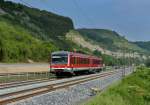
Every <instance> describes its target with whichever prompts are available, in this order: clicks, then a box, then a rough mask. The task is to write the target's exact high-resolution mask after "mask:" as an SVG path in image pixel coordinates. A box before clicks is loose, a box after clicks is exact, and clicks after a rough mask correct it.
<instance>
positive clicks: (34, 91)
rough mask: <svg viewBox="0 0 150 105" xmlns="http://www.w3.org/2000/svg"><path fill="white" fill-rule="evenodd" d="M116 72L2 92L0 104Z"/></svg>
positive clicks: (4, 104) (3, 104)
mask: <svg viewBox="0 0 150 105" xmlns="http://www.w3.org/2000/svg"><path fill="white" fill-rule="evenodd" d="M116 72H117V70H115V71H109V72H104V73H100V74H92V75H88V76H84V77H82V78H76V79H72V80H66V81H63V82H58V83H52V84H48V85H45V86H41V87H36V88H33V89H26V90H21V91H16V92H12V93H7V94H3V95H0V105H6V104H8V103H12V102H16V101H19V100H22V99H26V98H29V97H33V96H36V95H40V94H44V93H47V92H51V91H55V90H57V89H63V88H68V87H69V86H73V85H77V84H80V83H83V82H88V81H91V80H94V79H98V78H102V77H106V76H110V75H112V74H114V73H116Z"/></svg>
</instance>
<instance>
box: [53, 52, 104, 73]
mask: <svg viewBox="0 0 150 105" xmlns="http://www.w3.org/2000/svg"><path fill="white" fill-rule="evenodd" d="M103 67H104V64H103V62H102V59H101V58H98V57H95V56H90V55H85V54H80V53H75V52H68V51H59V52H53V53H52V54H51V62H50V72H51V73H54V74H56V75H60V74H64V73H69V74H72V75H75V74H78V73H81V72H95V71H101V70H102V68H103Z"/></svg>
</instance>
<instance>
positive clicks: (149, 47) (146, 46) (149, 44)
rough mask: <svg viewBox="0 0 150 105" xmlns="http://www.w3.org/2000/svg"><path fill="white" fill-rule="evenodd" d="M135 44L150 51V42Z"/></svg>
mask: <svg viewBox="0 0 150 105" xmlns="http://www.w3.org/2000/svg"><path fill="white" fill-rule="evenodd" d="M133 43H134V44H136V45H137V46H139V47H141V48H143V49H145V50H147V51H150V41H148V42H142V41H141V42H140V41H139V42H133Z"/></svg>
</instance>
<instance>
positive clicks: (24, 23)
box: [0, 0, 74, 62]
mask: <svg viewBox="0 0 150 105" xmlns="http://www.w3.org/2000/svg"><path fill="white" fill-rule="evenodd" d="M70 29H74V27H73V22H72V20H71V19H70V18H68V17H64V16H59V15H56V14H53V13H50V12H47V11H42V10H39V9H35V8H29V7H27V6H24V5H21V4H16V3H13V2H10V1H5V2H4V1H3V0H0V62H18V61H27V59H32V60H34V61H43V60H48V59H49V54H50V52H52V51H55V50H62V49H63V50H68V49H71V48H72V47H71V46H70V43H71V42H69V41H66V40H65V38H64V37H65V34H66V33H67V32H68V31H69V30H70Z"/></svg>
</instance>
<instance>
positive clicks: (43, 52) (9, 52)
mask: <svg viewBox="0 0 150 105" xmlns="http://www.w3.org/2000/svg"><path fill="white" fill-rule="evenodd" d="M70 30H71V31H70ZM97 49H98V51H96V50H97ZM124 49H126V53H128V52H129V51H136V52H138V53H145V52H146V53H147V52H149V51H148V50H147V49H148V45H147V47H146V46H145V45H139V44H137V43H131V42H129V41H128V40H127V39H125V38H124V37H123V36H121V35H119V34H118V33H117V32H115V31H111V30H106V29H74V26H73V22H72V20H71V19H70V18H68V17H64V16H60V15H57V14H54V13H51V12H47V11H45V10H39V9H36V8H31V7H27V6H25V5H22V4H17V3H13V2H10V1H4V0H0V62H27V61H29V60H33V61H48V60H49V55H50V52H53V51H56V50H67V51H73V50H76V51H78V52H82V53H87V54H93V55H97V56H101V51H103V52H105V54H104V59H105V58H106V59H105V60H106V61H107V60H108V57H109V58H110V60H109V61H108V63H110V64H112V63H113V61H114V58H113V59H112V58H111V56H112V55H114V54H115V55H120V54H121V53H120V52H121V51H123V50H124ZM112 52H113V53H112ZM118 52H119V53H118ZM107 55H109V56H108V57H107Z"/></svg>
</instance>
